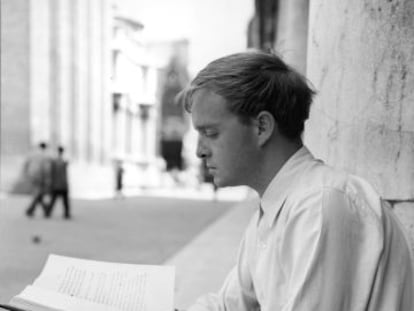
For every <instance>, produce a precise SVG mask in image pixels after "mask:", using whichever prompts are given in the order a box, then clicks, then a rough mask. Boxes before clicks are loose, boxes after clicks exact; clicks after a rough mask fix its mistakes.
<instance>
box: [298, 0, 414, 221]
mask: <svg viewBox="0 0 414 311" xmlns="http://www.w3.org/2000/svg"><path fill="white" fill-rule="evenodd" d="M310 5H311V6H310V24H309V40H308V59H307V64H308V65H307V73H308V77H309V79H310V80H311V81H312V83H313V84H314V85H315V88H316V89H317V90H318V92H319V95H318V96H317V97H316V99H315V102H314V105H313V107H312V108H311V115H310V120H309V121H308V124H307V127H306V131H305V142H306V143H307V144H308V146H309V147H310V149H311V150H312V151H313V152H314V153H315V154H316V155H317V156H318V157H321V158H322V159H325V160H326V161H327V162H329V163H331V164H334V165H336V166H341V167H344V168H345V169H347V170H348V171H350V172H354V173H357V174H358V175H362V176H364V177H365V178H367V179H368V180H369V181H370V182H371V183H373V184H374V185H375V187H376V188H377V189H378V190H379V192H380V193H381V195H383V196H384V197H385V198H386V199H388V200H391V201H392V202H401V201H402V202H404V201H405V202H411V204H406V205H405V206H406V207H407V208H408V206H411V211H413V209H414V206H413V205H414V204H413V203H412V202H414V88H413V86H414V18H413V16H414V1H411V0H394V1H385V0H384V1H358V0H351V1H342V0H331V1H324V0H314V1H310ZM411 213H412V212H411ZM412 214H414V213H412ZM411 217H412V218H411V228H414V226H413V225H412V224H413V223H414V220H413V217H414V215H412V216H411ZM403 218H404V217H403ZM406 219H407V218H406Z"/></svg>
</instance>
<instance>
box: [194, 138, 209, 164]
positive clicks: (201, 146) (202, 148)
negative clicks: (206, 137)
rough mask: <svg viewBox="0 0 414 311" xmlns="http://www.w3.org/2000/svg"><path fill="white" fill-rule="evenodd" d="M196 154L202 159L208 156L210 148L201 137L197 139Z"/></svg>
mask: <svg viewBox="0 0 414 311" xmlns="http://www.w3.org/2000/svg"><path fill="white" fill-rule="evenodd" d="M196 155H197V157H199V158H200V159H204V158H206V157H207V156H208V148H207V146H206V144H205V143H204V142H203V140H202V139H201V138H200V137H199V138H198V140H197V150H196Z"/></svg>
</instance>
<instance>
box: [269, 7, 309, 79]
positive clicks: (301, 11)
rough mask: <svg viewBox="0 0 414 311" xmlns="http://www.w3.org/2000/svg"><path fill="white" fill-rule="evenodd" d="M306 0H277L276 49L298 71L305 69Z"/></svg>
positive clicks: (306, 35) (306, 38)
mask: <svg viewBox="0 0 414 311" xmlns="http://www.w3.org/2000/svg"><path fill="white" fill-rule="evenodd" d="M308 8H309V1H308V0H279V14H278V19H277V27H276V29H277V35H276V38H277V41H276V50H277V51H278V52H279V53H280V54H281V55H282V57H283V59H284V60H285V61H286V62H287V63H288V64H290V65H291V66H293V67H295V68H296V69H297V70H298V71H299V72H301V73H303V74H304V73H305V71H306V52H307V40H308Z"/></svg>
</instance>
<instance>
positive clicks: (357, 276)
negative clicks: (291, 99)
mask: <svg viewBox="0 0 414 311" xmlns="http://www.w3.org/2000/svg"><path fill="white" fill-rule="evenodd" d="M260 201H261V202H260V204H261V207H262V209H258V211H257V213H256V214H255V216H254V217H253V219H252V220H251V222H250V224H249V226H248V227H247V230H246V232H245V235H244V238H243V241H242V243H241V246H240V250H239V256H238V261H237V265H236V267H235V268H234V269H233V270H232V271H231V272H230V274H229V275H228V277H227V279H226V281H225V282H224V285H223V287H222V289H221V290H220V292H219V293H218V294H209V295H207V296H205V297H202V298H201V299H199V300H198V301H197V303H196V304H195V305H193V306H192V307H191V308H190V309H189V311H201V310H228V311H233V310H234V311H236V310H238V311H243V310H262V311H279V310H280V311H397V310H398V311H413V310H414V285H413V284H414V267H413V265H412V259H411V254H410V248H409V246H408V245H409V244H408V241H407V238H406V236H405V235H404V233H403V232H402V229H401V225H400V224H399V222H398V221H397V219H396V217H395V216H394V214H393V213H392V211H391V210H390V209H389V208H388V206H387V205H385V204H384V202H382V201H381V200H380V198H379V196H378V194H377V193H376V192H375V191H374V190H373V188H372V187H371V186H370V185H369V184H368V183H367V182H366V181H364V180H362V179H361V178H358V177H356V176H352V175H348V174H346V173H344V172H340V171H336V170H334V169H333V168H330V167H328V166H326V165H324V164H323V163H322V162H321V161H318V160H315V159H314V157H313V156H312V155H311V154H310V152H309V151H308V150H307V149H306V147H302V148H301V149H300V150H299V151H298V152H296V153H295V154H294V155H293V156H292V157H291V158H290V159H289V160H288V161H287V162H286V163H285V165H284V166H283V167H282V169H281V170H280V171H279V172H278V174H277V175H276V176H275V177H274V179H273V180H272V181H271V183H270V185H269V186H268V188H267V189H266V191H265V193H264V194H263V196H262V198H261V200H260ZM258 205H259V204H258ZM262 214H263V215H262Z"/></svg>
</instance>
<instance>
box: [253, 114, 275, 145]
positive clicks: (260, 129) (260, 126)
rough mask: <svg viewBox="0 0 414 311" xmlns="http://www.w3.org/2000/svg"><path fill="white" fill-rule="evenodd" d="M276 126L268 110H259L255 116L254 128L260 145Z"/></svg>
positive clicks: (267, 139)
mask: <svg viewBox="0 0 414 311" xmlns="http://www.w3.org/2000/svg"><path fill="white" fill-rule="evenodd" d="M275 127H276V121H275V118H274V117H273V115H272V114H271V113H270V112H269V111H261V112H259V114H258V115H257V116H256V130H257V137H258V142H259V145H260V146H263V145H264V144H266V142H267V141H269V139H270V137H271V136H272V135H273V131H274V130H275Z"/></svg>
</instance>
